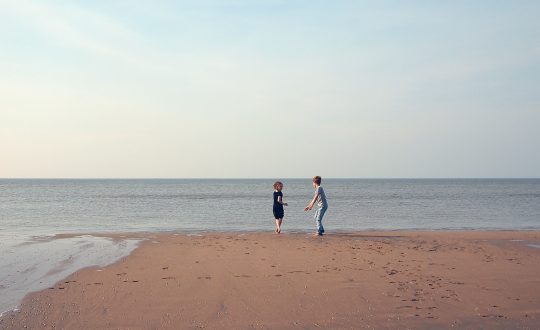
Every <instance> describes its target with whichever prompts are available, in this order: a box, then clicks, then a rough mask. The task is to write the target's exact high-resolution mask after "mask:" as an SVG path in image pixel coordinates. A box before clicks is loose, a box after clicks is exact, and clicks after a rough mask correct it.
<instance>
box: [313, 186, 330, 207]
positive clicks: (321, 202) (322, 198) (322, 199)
mask: <svg viewBox="0 0 540 330" xmlns="http://www.w3.org/2000/svg"><path fill="white" fill-rule="evenodd" d="M315 193H317V194H318V197H317V205H318V206H319V207H320V208H323V207H328V203H327V202H326V194H325V193H324V189H323V188H322V187H321V186H318V187H317V189H316V190H315Z"/></svg>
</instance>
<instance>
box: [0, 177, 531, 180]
mask: <svg viewBox="0 0 540 330" xmlns="http://www.w3.org/2000/svg"><path fill="white" fill-rule="evenodd" d="M274 179H280V180H311V177H13V178H10V177H0V180H274ZM323 179H330V180H478V179H482V180H489V179H492V180H493V179H495V180H508V179H514V180H515V179H524V180H526V179H540V177H323Z"/></svg>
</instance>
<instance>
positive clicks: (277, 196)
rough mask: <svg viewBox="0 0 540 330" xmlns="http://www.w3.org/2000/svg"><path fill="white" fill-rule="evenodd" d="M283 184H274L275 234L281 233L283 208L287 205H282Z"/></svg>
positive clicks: (278, 182)
mask: <svg viewBox="0 0 540 330" xmlns="http://www.w3.org/2000/svg"><path fill="white" fill-rule="evenodd" d="M282 190H283V183H281V182H280V181H276V182H275V183H274V208H273V211H274V218H275V219H276V234H279V233H281V222H282V221H283V216H284V215H285V211H284V210H283V206H287V203H283V193H282V192H281V191H282Z"/></svg>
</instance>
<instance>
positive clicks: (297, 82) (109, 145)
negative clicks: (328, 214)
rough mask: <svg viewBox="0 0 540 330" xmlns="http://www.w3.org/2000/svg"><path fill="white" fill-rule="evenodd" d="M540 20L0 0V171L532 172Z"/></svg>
mask: <svg viewBox="0 0 540 330" xmlns="http://www.w3.org/2000/svg"><path fill="white" fill-rule="evenodd" d="M539 13H540V2H538V1H406V2H405V1H384V3H383V1H317V0H315V1H314V0H304V1H290V0H289V1H278V0H268V1H248V0H245V1H243V0H214V1H212V0H190V1H101V0H99V1H38V0H35V1H18V0H12V1H10V0H7V1H6V0H0V155H1V156H0V177H4V178H11V177H91V178H94V177H98V178H109V177H121V178H125V177H133V178H136V177H152V178H159V177H183V178H190V177H199V178H204V177H213V178H219V177H259V178H260V177H270V178H286V177H310V176H313V175H316V174H318V175H321V176H323V177H364V178H370V177H540V19H539Z"/></svg>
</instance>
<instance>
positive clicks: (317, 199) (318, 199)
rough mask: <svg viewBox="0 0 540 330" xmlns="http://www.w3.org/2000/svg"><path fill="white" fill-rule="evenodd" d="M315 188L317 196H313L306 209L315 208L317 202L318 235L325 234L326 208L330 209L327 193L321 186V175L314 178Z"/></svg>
mask: <svg viewBox="0 0 540 330" xmlns="http://www.w3.org/2000/svg"><path fill="white" fill-rule="evenodd" d="M313 188H315V196H313V199H312V200H311V202H310V203H309V205H308V206H307V207H306V208H305V209H304V211H309V210H311V209H312V208H313V205H315V203H317V206H318V208H317V210H316V211H315V221H316V222H317V234H316V235H319V236H321V235H323V234H324V227H323V224H322V220H323V217H324V213H326V210H327V209H328V203H327V202H326V195H325V194H324V190H323V188H322V187H321V177H320V176H316V177H314V178H313Z"/></svg>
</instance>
